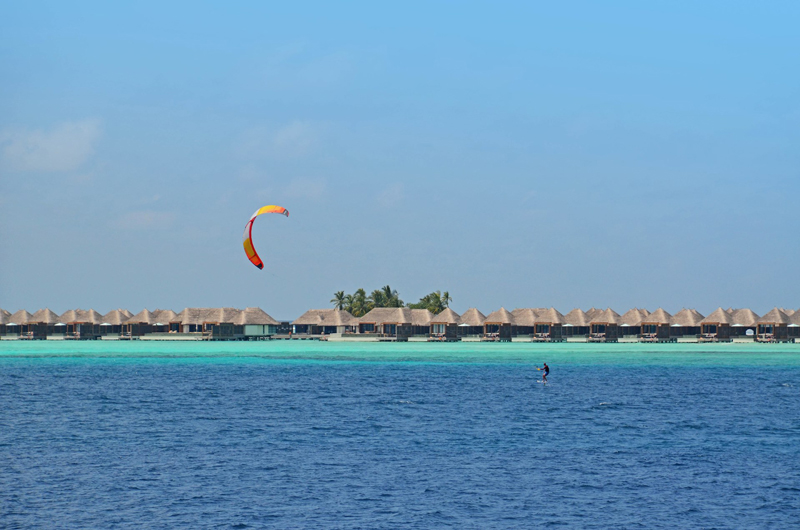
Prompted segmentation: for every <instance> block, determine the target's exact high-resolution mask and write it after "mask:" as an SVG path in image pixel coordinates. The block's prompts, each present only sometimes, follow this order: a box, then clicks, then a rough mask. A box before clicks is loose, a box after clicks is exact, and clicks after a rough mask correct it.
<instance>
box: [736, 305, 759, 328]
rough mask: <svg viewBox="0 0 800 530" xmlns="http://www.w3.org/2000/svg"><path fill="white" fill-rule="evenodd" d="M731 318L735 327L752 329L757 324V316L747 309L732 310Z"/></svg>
mask: <svg viewBox="0 0 800 530" xmlns="http://www.w3.org/2000/svg"><path fill="white" fill-rule="evenodd" d="M731 317H733V323H734V324H735V325H739V326H745V327H752V326H755V325H756V324H758V315H756V314H755V313H753V312H752V311H750V310H749V309H734V310H733V312H732V313H731Z"/></svg>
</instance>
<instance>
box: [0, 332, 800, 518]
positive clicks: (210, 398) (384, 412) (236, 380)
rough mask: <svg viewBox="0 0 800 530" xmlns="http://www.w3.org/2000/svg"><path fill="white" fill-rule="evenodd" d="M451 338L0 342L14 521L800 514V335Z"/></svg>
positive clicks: (3, 510)
mask: <svg viewBox="0 0 800 530" xmlns="http://www.w3.org/2000/svg"><path fill="white" fill-rule="evenodd" d="M437 347H440V349H438V350H437V349H435V348H433V349H431V347H429V346H427V345H420V346H414V345H389V346H383V345H371V346H363V345H358V346H333V345H330V346H328V345H324V344H316V345H313V346H310V345H302V346H298V345H295V344H282V345H275V344H263V345H262V344H259V345H249V344H248V345H236V344H234V345H226V346H212V345H206V344H196V345H192V346H185V345H180V346H169V345H155V346H150V345H148V346H144V345H140V346H132V345H124V346H123V345H119V346H118V345H109V344H107V343H106V344H102V345H86V346H82V345H77V346H76V345H63V346H62V345H55V346H54V345H51V344H47V345H39V346H36V345H26V346H8V345H6V344H3V345H0V404H1V406H0V527H2V528H26V529H27V528H129V527H137V528H142V527H145V528H179V527H185V528H264V527H271V528H325V529H327V528H441V527H454V528H523V527H531V526H542V527H574V528H797V527H798V524H800V523H798V521H800V362H798V358H800V348H797V347H793V348H790V349H788V350H786V351H783V350H780V349H773V350H764V351H759V350H757V349H756V350H757V351H755V352H753V351H738V350H737V351H733V352H729V351H727V350H722V349H720V350H718V351H710V352H708V351H702V352H698V351H693V350H691V347H674V348H672V349H659V348H653V347H650V349H647V348H642V347H638V349H637V348H632V347H622V346H620V347H611V346H608V347H607V349H606V350H604V351H603V350H593V349H590V348H585V349H584V350H582V349H581V348H580V347H574V346H572V345H561V349H559V348H558V347H556V346H552V347H546V348H545V347H539V346H538V345H533V346H531V345H525V346H518V345H516V344H515V345H508V347H507V349H506V350H502V349H500V348H497V347H493V346H483V347H481V346H467V345H453V346H450V345H437ZM212 348H216V349H215V350H214V355H206V353H208V352H209V351H211V350H210V349H212ZM220 348H221V349H220ZM392 348H394V350H393V349H392ZM482 348H485V349H482ZM751 348H752V346H751ZM398 349H401V353H398ZM428 351H438V352H445V353H442V354H437V355H440V356H439V357H436V358H435V362H430V361H429V360H428V357H426V352H428ZM482 352H483V353H482ZM598 352H599V353H598ZM541 361H546V362H548V364H549V365H550V366H551V368H552V374H551V376H550V383H549V384H547V385H544V384H542V383H541V382H539V381H540V380H541V372H538V371H537V370H536V369H535V366H534V363H541Z"/></svg>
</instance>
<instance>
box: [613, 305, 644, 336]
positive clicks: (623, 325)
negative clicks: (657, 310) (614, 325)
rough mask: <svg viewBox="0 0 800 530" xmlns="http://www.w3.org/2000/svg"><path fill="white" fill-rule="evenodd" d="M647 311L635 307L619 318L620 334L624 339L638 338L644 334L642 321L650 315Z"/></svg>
mask: <svg viewBox="0 0 800 530" xmlns="http://www.w3.org/2000/svg"><path fill="white" fill-rule="evenodd" d="M649 314H650V312H649V311H648V310H647V309H639V308H637V307H634V308H633V309H629V310H628V311H627V312H625V313H624V314H623V315H622V316H621V317H619V320H620V324H619V332H620V334H621V336H622V337H629V336H634V337H638V336H639V335H640V334H641V332H642V319H643V318H645V317H646V316H647V315H649Z"/></svg>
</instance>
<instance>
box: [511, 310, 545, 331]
mask: <svg viewBox="0 0 800 530" xmlns="http://www.w3.org/2000/svg"><path fill="white" fill-rule="evenodd" d="M538 312H539V309H534V308H531V307H523V308H517V309H515V310H513V311H512V312H511V316H513V317H514V323H515V324H516V325H517V326H526V327H533V326H535V325H536V314H537V313H538Z"/></svg>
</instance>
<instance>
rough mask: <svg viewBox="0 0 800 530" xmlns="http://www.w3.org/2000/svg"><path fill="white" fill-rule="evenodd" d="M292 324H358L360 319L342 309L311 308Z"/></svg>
mask: <svg viewBox="0 0 800 530" xmlns="http://www.w3.org/2000/svg"><path fill="white" fill-rule="evenodd" d="M264 314H266V313H264ZM292 324H296V325H299V326H357V325H358V319H357V318H356V317H354V316H353V315H351V314H350V313H349V312H347V311H344V310H342V309H310V310H308V311H306V312H305V313H303V314H302V315H300V316H299V317H298V318H297V320H295V321H294V322H292Z"/></svg>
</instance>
